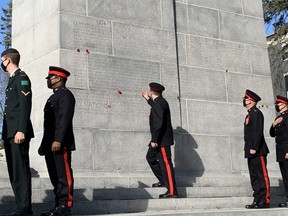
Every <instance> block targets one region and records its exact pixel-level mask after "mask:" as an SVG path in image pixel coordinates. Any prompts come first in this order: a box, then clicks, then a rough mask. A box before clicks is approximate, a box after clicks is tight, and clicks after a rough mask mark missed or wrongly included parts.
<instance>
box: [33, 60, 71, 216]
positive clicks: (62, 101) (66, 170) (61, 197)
mask: <svg viewBox="0 0 288 216" xmlns="http://www.w3.org/2000/svg"><path fill="white" fill-rule="evenodd" d="M69 75H70V73H69V72H68V71H67V70H65V69H63V68H60V67H55V66H50V67H49V74H48V76H47V77H46V79H47V86H48V88H51V89H53V92H54V94H53V95H52V96H50V98H49V99H48V100H47V103H46V105H45V108H44V134H43V139H42V142H41V145H40V147H39V150H38V153H39V154H40V155H45V160H46V164H47V169H48V173H49V176H50V180H51V183H52V185H53V187H54V194H55V207H54V208H53V209H52V210H50V211H49V212H46V213H42V216H45V215H47V216H53V215H71V208H72V205H73V185H74V178H73V173H72V168H71V151H74V150H75V141H74V133H73V125H72V121H73V115H74V108H75V98H74V96H73V94H72V92H71V91H70V90H68V89H67V88H66V87H65V84H66V80H67V77H68V76H69Z"/></svg>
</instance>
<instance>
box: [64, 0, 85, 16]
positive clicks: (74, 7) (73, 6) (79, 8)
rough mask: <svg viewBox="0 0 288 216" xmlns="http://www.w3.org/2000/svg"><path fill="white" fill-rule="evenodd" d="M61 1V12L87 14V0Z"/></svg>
mask: <svg viewBox="0 0 288 216" xmlns="http://www.w3.org/2000/svg"><path fill="white" fill-rule="evenodd" d="M59 3H60V11H61V12H64V13H72V14H79V15H86V0H61V1H60V2H59Z"/></svg>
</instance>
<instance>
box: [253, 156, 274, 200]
mask: <svg viewBox="0 0 288 216" xmlns="http://www.w3.org/2000/svg"><path fill="white" fill-rule="evenodd" d="M266 166H267V158H266V155H260V156H257V157H252V158H248V168H249V173H250V181H251V186H252V189H253V191H254V192H253V197H254V202H264V203H267V204H270V181H269V177H268V172H267V168H266Z"/></svg>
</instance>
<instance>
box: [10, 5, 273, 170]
mask: <svg viewBox="0 0 288 216" xmlns="http://www.w3.org/2000/svg"><path fill="white" fill-rule="evenodd" d="M262 13H263V11H262V1H261V0H179V1H176V2H175V4H174V3H173V0H49V1H44V0H13V31H12V35H13V47H15V48H17V49H19V51H20V52H21V54H22V60H21V68H22V69H23V70H25V71H26V72H27V73H28V74H29V75H30V77H31V80H32V85H33V113H32V119H33V125H34V129H35V132H36V138H34V139H33V141H32V143H31V166H32V167H33V168H34V169H36V170H38V171H45V170H46V168H45V164H44V159H43V158H42V157H40V156H38V155H37V148H38V146H39V143H40V141H41V137H42V131H43V127H42V124H43V107H44V104H45V102H46V100H47V98H48V97H49V95H50V94H51V90H49V89H47V87H46V80H45V76H46V74H47V72H48V66H49V65H58V66H61V67H64V68H66V69H67V70H69V71H71V73H72V75H71V77H69V80H68V84H67V85H68V87H69V88H70V89H71V90H72V91H73V93H74V95H75V97H76V100H77V104H76V112H75V117H74V129H75V135H76V142H77V151H76V152H75V153H74V154H73V167H74V170H79V171H80V170H81V171H95V172H102V171H103V172H131V173H133V172H135V173H136V172H142V171H143V172H145V171H148V172H149V173H150V168H149V166H148V164H147V163H146V160H145V155H146V150H147V144H148V141H149V138H150V134H149V125H148V114H149V106H148V105H147V103H146V102H145V100H144V99H143V98H142V97H141V96H140V94H141V92H142V91H144V90H149V89H148V83H149V82H152V81H155V82H160V83H162V84H163V85H164V86H165V87H166V91H165V92H164V93H165V94H164V97H165V98H166V99H167V100H168V102H169V103H170V107H171V112H172V120H173V122H172V124H173V128H174V132H175V133H174V134H175V147H174V151H173V152H174V156H173V158H174V164H175V169H176V171H177V172H184V173H198V175H202V174H204V173H211V172H214V173H234V172H242V171H244V172H246V171H247V165H246V161H245V160H244V159H243V153H242V151H243V122H244V117H245V115H246V110H245V108H243V106H242V97H243V95H244V92H245V90H246V89H247V88H249V89H251V90H253V91H255V92H257V93H259V95H260V96H261V97H262V101H261V103H260V104H259V106H260V108H261V110H262V111H263V113H264V116H265V136H266V137H267V142H268V143H269V146H270V150H271V154H270V156H269V159H268V163H269V165H268V167H269V170H270V171H273V170H275V171H276V170H278V166H277V164H276V162H275V148H274V142H273V139H271V138H269V134H268V130H269V127H270V124H271V123H272V121H273V120H274V117H275V112H274V109H273V100H274V99H273V90H272V82H271V76H270V68H269V60H268V53H267V48H266V38H265V32H264V24H263V17H262ZM176 42H177V44H176ZM117 90H121V92H122V94H119V93H118V92H117ZM151 175H152V173H151Z"/></svg>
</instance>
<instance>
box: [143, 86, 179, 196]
mask: <svg viewBox="0 0 288 216" xmlns="http://www.w3.org/2000/svg"><path fill="white" fill-rule="evenodd" d="M149 86H150V92H149V93H147V92H144V93H142V96H143V97H144V98H145V99H146V100H147V102H148V104H149V105H150V106H151V111H150V115H149V124H150V132H151V141H150V143H149V149H148V152H147V155H146V159H147V161H148V163H149V165H150V167H151V169H152V171H153V173H154V175H155V176H156V177H157V178H158V181H159V182H158V183H155V184H153V185H152V187H161V186H165V187H166V188H167V189H168V190H167V192H166V193H164V194H160V195H159V198H177V197H178V193H177V188H176V183H175V174H174V168H173V163H172V159H171V148H170V147H171V145H173V144H174V140H173V128H172V124H171V114H170V108H169V104H168V102H167V101H166V100H165V99H164V98H163V96H162V92H163V91H164V90H165V88H164V86H162V85H161V84H159V83H150V84H149Z"/></svg>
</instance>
